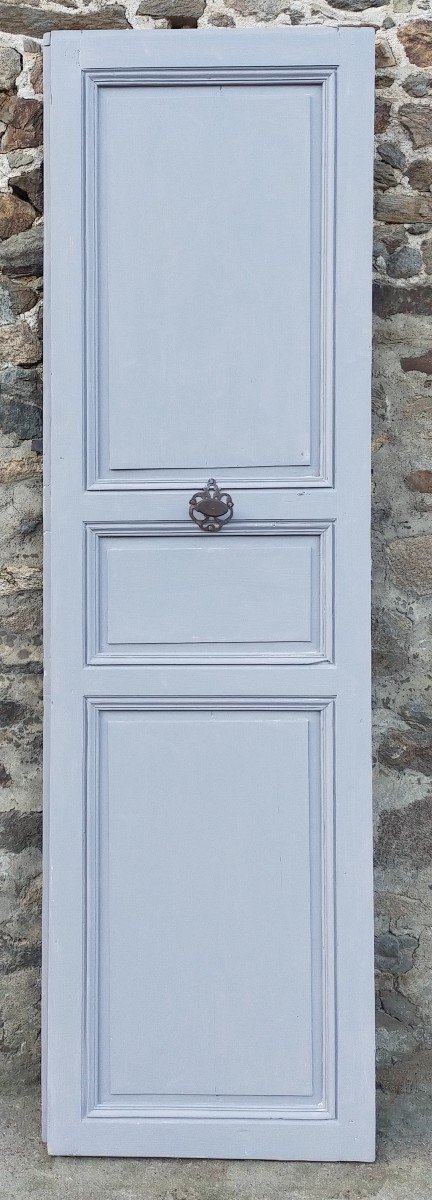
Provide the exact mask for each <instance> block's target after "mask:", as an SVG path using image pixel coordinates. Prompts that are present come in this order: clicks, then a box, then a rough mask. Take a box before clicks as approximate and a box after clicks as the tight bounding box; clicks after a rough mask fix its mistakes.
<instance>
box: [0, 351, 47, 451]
mask: <svg viewBox="0 0 432 1200" xmlns="http://www.w3.org/2000/svg"><path fill="white" fill-rule="evenodd" d="M41 404H42V381H41V374H40V370H39V369H38V368H34V367H33V368H25V367H5V368H4V369H3V370H2V371H0V429H2V430H3V433H8V434H14V435H15V437H16V439H17V440H23V441H30V440H31V439H32V438H40V436H41V433H42V411H41Z"/></svg>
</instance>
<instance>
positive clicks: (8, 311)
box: [0, 278, 37, 325]
mask: <svg viewBox="0 0 432 1200" xmlns="http://www.w3.org/2000/svg"><path fill="white" fill-rule="evenodd" d="M36 303H37V295H36V292H34V291H33V289H32V288H30V287H26V286H24V284H20V283H12V282H11V280H8V279H4V278H3V279H2V278H0V325H11V324H12V323H13V321H14V320H15V317H17V316H19V314H20V313H23V312H28V310H29V309H30V308H33V307H34V305H35V304H36Z"/></svg>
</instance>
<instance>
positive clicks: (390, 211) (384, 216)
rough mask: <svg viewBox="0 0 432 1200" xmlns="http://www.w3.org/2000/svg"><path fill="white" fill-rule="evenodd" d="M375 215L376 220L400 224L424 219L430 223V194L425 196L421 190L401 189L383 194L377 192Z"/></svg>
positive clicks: (431, 205) (431, 220)
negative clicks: (407, 190) (408, 190)
mask: <svg viewBox="0 0 432 1200" xmlns="http://www.w3.org/2000/svg"><path fill="white" fill-rule="evenodd" d="M375 216H376V219H377V221H389V222H394V223H401V224H406V223H407V222H408V223H410V222H412V221H426V222H430V223H431V224H432V194H431V195H428V196H425V195H423V194H422V193H421V192H406V191H402V190H401V191H392V192H387V193H386V194H385V195H381V193H378V194H377V196H376V201H375Z"/></svg>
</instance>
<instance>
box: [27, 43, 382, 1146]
mask: <svg viewBox="0 0 432 1200" xmlns="http://www.w3.org/2000/svg"><path fill="white" fill-rule="evenodd" d="M372 46H373V39H372V34H371V31H369V30H361V31H356V32H354V31H351V30H344V31H341V30H339V31H337V32H328V31H324V30H317V29H309V30H297V29H296V30H290V31H288V30H287V31H274V32H271V33H270V32H269V33H266V34H265V35H264V34H262V35H257V34H249V33H248V34H246V33H241V34H240V33H236V34H234V35H233V34H228V33H225V32H223V33H220V32H218V33H208V32H207V33H200V34H182V36H181V38H179V37H177V36H176V35H175V34H174V35H171V34H169V33H165V32H164V33H163V34H162V35H160V34H157V33H152V34H141V33H140V34H137V33H134V34H132V35H129V34H106V33H104V34H84V35H77V34H58V35H53V37H52V39H51V45H50V47H49V49H48V48H47V55H48V56H49V59H50V71H51V119H50V135H49V157H50V223H49V233H48V242H47V247H48V253H49V257H50V261H51V376H50V399H51V438H50V454H51V492H50V497H51V513H52V524H51V527H50V534H51V553H50V556H49V557H48V556H47V570H48V571H49V573H50V580H51V589H52V590H51V602H50V612H49V633H48V650H49V652H50V656H51V671H50V678H49V680H48V681H47V709H48V712H49V714H50V721H49V724H50V744H51V753H50V759H49V766H48V770H47V776H46V783H47V793H49V798H50V828H49V855H48V864H49V865H48V870H47V873H46V886H47V913H48V925H49V931H48V955H47V976H48V979H47V987H46V1014H47V1031H48V1044H47V1133H48V1148H49V1150H50V1151H51V1152H52V1153H60V1154H65V1153H67V1154H74V1153H76V1154H111V1155H125V1154H126V1155H128V1154H133V1155H154V1156H186V1157H216V1158H217V1157H221V1158H223V1157H226V1158H229V1157H252V1158H259V1157H263V1158H282V1159H283V1158H317V1159H319V1158H324V1159H325V1158H329V1159H330V1158H354V1159H361V1158H364V1159H369V1158H370V1157H372V1156H373V1152H374V1105H373V1006H372V938H371V829H370V779H369V775H370V741H369V737H370V731H369V699H370V698H369V667H368V647H369V546H368V541H369V538H368V523H369V521H368V512H369V499H368V495H369V464H368V450H367V447H368V441H369V419H368V409H369V405H368V396H369V368H370V299H369V284H370V280H369V268H368V263H369V250H370V196H371V183H370V167H371V133H372V125H371V110H372V69H373V54H372ZM354 67H355V72H354ZM354 78H355V86H354V85H353V79H354ZM336 100H337V103H336ZM312 114H313V115H312ZM65 125H67V127H68V135H69V136H68V139H67V144H66V139H65V138H64V128H65ZM108 129H109V131H110V135H109V137H108V136H107V130H108ZM126 129H127V134H126V133H124V131H125V130H126ZM123 135H124V136H123ZM132 141H133V142H134V143H135V158H134V163H135V166H134V170H135V171H136V172H137V187H136V188H134V189H132V196H131V195H130V193H128V199H127V203H128V205H130V212H129V209H128V216H129V215H130V221H129V220H128V221H126V223H125V222H124V203H125V202H126V198H125V197H123V198H122V194H121V187H122V184H121V174H120V175H119V176H118V178H116V174H115V171H114V167H113V158H112V147H113V146H114V147H117V149H118V150H119V152H121V153H122V154H124V155H125V156H126V157H127V154H128V152H129V150H128V147H129V144H130V142H132ZM354 142H355V146H356V156H355V159H354V157H353V151H352V146H353V143H354ZM137 145H138V147H139V149H140V151H141V153H138V154H137ZM293 163H295V171H293ZM138 192H139V193H140V194H141V196H142V199H143V209H142V212H141V213H140V212H139V211H138V209H137V206H136V195H137V193H138ZM245 195H246V196H248V197H249V196H250V200H251V203H250V206H249V209H248V219H247V220H246V222H242V224H241V228H240V225H239V220H238V211H237V205H238V202H239V200H240V199H241V197H244V196H245ZM335 198H336V206H335V202H334V201H335ZM198 199H201V200H202V199H206V200H207V203H208V204H209V205H210V208H211V211H212V213H213V230H212V239H209V237H208V235H207V234H206V225H205V220H204V219H203V217H202V211H201V207H200V206H199V205H198ZM275 203H277V204H278V205H279V206H280V209H281V212H283V230H282V231H281V233H280V237H279V238H276V237H275V232H274V228H272V232H271V235H270V225H269V222H268V219H267V218H268V213H269V206H270V205H273V204H275ZM220 208H221V209H222V212H223V213H224V214H225V215H224V220H222V216H221V219H220V223H219V222H218V220H216V221H215V212H216V210H217V212H218V213H219V211H220ZM120 209H123V220H122V231H121V238H120V229H119V227H118V223H117V222H118V212H119V211H120ZM225 210H226V211H225ZM335 214H337V220H336V221H335ZM360 219H361V220H360ZM192 220H193V230H192V229H190V235H192V234H193V236H189V235H188V229H189V224H188V222H192ZM356 221H359V229H360V232H359V234H358V237H357V238H356V239H355V241H354V240H353V238H352V237H350V236H349V234H350V230H351V222H354V224H355V222H356ZM66 230H67V237H66ZM177 260H178V261H177ZM212 268H213V269H212ZM216 268H218V269H216ZM354 272H355V278H356V304H355V309H354V307H353V305H352V302H351V283H352V279H353V277H354ZM299 285H300V292H299ZM65 289H66V295H65ZM299 294H300V297H301V298H300V301H299V302H298V297H299ZM182 299H183V303H182ZM227 308H228V310H229V325H230V331H231V332H230V337H231V339H232V340H231V341H229V340H228V342H227V337H226V333H224V330H225V324H224V321H225V315H226V310H227ZM125 313H126V315H127V320H126V318H125ZM233 331H234V332H233ZM258 360H259V363H258ZM353 364H355V371H353ZM125 379H126V380H127V386H125ZM83 416H84V418H85V419H84V421H83ZM207 473H208V474H212V475H214V476H215V477H216V478H217V479H218V481H221V482H223V483H226V484H227V486H229V489H230V491H231V490H232V494H233V498H234V521H239V522H243V523H244V526H245V528H244V531H243V532H242V526H241V525H237V528H236V532H234V535H233V533H232V529H233V528H234V525H232V526H231V529H230V532H228V531H226V532H225V531H224V532H223V533H222V534H221V535H215V537H218V538H219V537H220V539H221V540H220V541H218V542H217V543H215V541H214V538H213V539H212V537H211V536H210V537H206V536H205V535H203V534H201V533H200V532H198V531H193V530H192V526H191V534H190V536H189V535H185V530H184V522H185V518H186V516H187V506H188V498H189V495H190V491H191V490H193V489H194V486H195V484H196V483H197V482H198V484H203V483H205V481H206V476H207ZM269 526H271V527H272V531H271V535H270V529H269ZM104 527H105V528H106V535H107V539H108V540H107V542H106V543H105V547H104V553H106V549H108V554H107V555H106V557H105V560H104V558H103V556H102V555H101V553H99V552H98V550H97V547H98V545H99V543H103V542H104V536H103V530H104ZM140 528H141V530H142V536H141V537H139V533H140ZM173 529H174V536H173ZM177 530H178V532H179V533H180V534H181V536H180V537H178V538H176V537H175V532H176V531H177ZM101 531H102V535H101ZM116 531H117V533H118V536H117V537H116ZM149 531H151V537H147V536H146V535H147V534H148V533H149ZM252 531H253V533H254V534H255V535H256V534H258V537H256V536H253V537H252V538H251V537H250V534H251V532H252ZM325 531H327V534H326V533H325ZM328 531H330V533H329V532H328ZM321 534H322V535H323V536H322V537H320V536H319V535H321ZM291 539H292V548H291V549H290V550H288V549H287V547H288V546H290V543H291ZM301 539H303V544H304V545H305V546H306V545H307V543H309V548H308V552H307V555H306V558H307V559H308V560H309V567H308V568H307V569H306V570H305V565H304V561H303V560H304V555H303V556H302V555H301V553H300V558H299V557H298V556H299V551H300V552H301ZM112 540H114V542H115V550H114V546H113V545H112ZM312 541H313V542H314V546H315V559H317V558H318V559H319V557H320V555H321V561H318V562H315V566H314V567H313V568H312V566H311V562H312V556H311V543H312ZM128 542H129V545H128ZM110 543H111V549H110ZM333 543H334V551H335V553H334V567H333V566H332V560H333ZM318 544H319V545H320V550H318V551H317V547H318ZM237 546H238V557H237V556H236V557H235V558H234V556H233V554H234V551H235V549H236V547H237ZM261 547H262V550H261ZM170 548H171V550H172V554H171V560H172V566H171V571H172V574H171V576H170V558H169V553H170ZM99 550H100V546H99ZM110 554H111V563H110ZM114 554H115V555H116V556H117V559H116V560H114V561H115V562H116V566H115V569H114V570H113V561H112V556H113V555H114ZM260 555H262V559H261V561H264V562H265V570H263V567H262V566H261V565H258V564H259V562H260ZM284 556H285V561H286V563H287V564H289V565H287V566H286V567H285V570H286V571H288V570H289V571H290V580H289V588H290V596H291V597H292V599H291V601H290V602H287V600H286V599H285V600H284V587H285V588H286V586H287V583H286V581H284V579H283V570H284V567H283V565H282V564H283V561H284ZM242 557H243V559H244V562H245V570H244V573H243V578H242V572H241V570H240V569H239V562H240V563H241V561H242ZM254 558H255V559H256V562H257V574H256V577H255V578H254V576H253V561H254ZM196 563H198V564H199V566H198V574H196V571H197V566H196V565H195V564H196ZM215 563H216V568H215ZM234 564H235V565H234ZM212 571H213V572H215V571H216V574H215V578H214V589H213V590H212V594H211V596H210V597H209V598H208V603H207V605H203V607H202V608H201V609H200V603H201V602H202V596H201V595H200V597H199V600H198V601H197V628H196V629H194V628H193V627H192V625H191V623H190V620H189V618H187V619H185V615H184V612H183V611H182V609H183V608H184V606H185V605H186V604H187V603H190V600H188V597H189V595H191V597H192V605H193V593H194V591H196V589H197V588H201V589H202V586H203V584H202V581H203V580H207V579H208V578H210V579H211V578H212ZM194 572H195V575H194ZM200 573H201V574H200ZM191 575H192V578H191ZM272 580H274V586H275V591H274V594H272V596H271V601H269V599H267V602H266V590H265V589H266V587H268V585H269V581H270V586H271V582H272ZM177 581H178V582H177ZM150 587H151V592H150ZM188 589H189V591H188ZM140 590H142V591H143V594H144V593H145V592H146V595H145V601H144V600H143V605H142V608H141V609H140V605H139V598H138V597H139V591H140ZM178 598H179V601H178ZM222 603H223V604H224V612H223V614H221V611H220V609H221V604H222ZM284 605H285V625H284V622H283V619H282V609H283V606H284ZM207 608H208V611H207ZM230 608H232V609H233V615H231V612H230ZM302 610H304V612H305V613H306V620H305V622H304V624H302V622H301V621H299V614H300V613H301V611H302ZM176 613H178V615H177V617H176ZM212 613H214V619H213V621H212V619H211V618H212ZM242 613H243V616H242V615H241V614H242ZM329 625H330V627H331V628H330V633H329ZM86 626H87V628H86ZM333 630H334V639H333ZM242 631H243V640H242V641H241V643H240V640H239V639H240V634H241V632H242ZM312 634H313V636H312ZM308 638H309V642H314V646H315V654H314V655H312V658H308V655H307V645H304V643H306V644H307V642H308ZM212 639H214V641H213V643H212ZM221 642H222V643H223V655H222V657H221V658H220V660H219V661H217V656H216V658H215V659H213V658H212V657H211V654H210V658H209V659H208V661H206V659H205V656H204V654H203V655H202V660H201V661H200V658H199V654H200V653H202V647H203V646H204V645H206V646H208V645H209V644H210V646H212V644H213V646H217V645H218V643H219V645H220V643H221ZM181 643H182V644H183V648H184V657H183V658H180V659H177V658H176V655H175V653H172V648H173V646H176V645H177V646H178V645H179V644H181ZM290 643H291V644H292V645H293V646H294V647H295V657H293V660H292V661H291V662H290V660H289V655H288V654H287V653H286V646H287V645H288V646H289V645H290ZM302 643H303V644H302ZM113 644H114V645H115V647H116V652H115V653H111V650H112V646H113ZM155 644H158V646H159V647H161V646H162V650H160V649H159V650H158V652H157V654H153V657H151V656H150V657H149V659H148V660H147V661H146V662H144V661H143V656H144V648H146V647H147V649H148V647H149V646H153V647H154V646H155ZM239 645H241V655H242V657H241V660H240V661H239V655H240V651H239V649H238V647H239ZM281 645H282V646H283V645H285V654H284V653H282V651H281ZM234 646H236V647H237V650H236V652H233V647H234ZM185 647H186V648H185ZM200 647H201V650H200ZM98 648H99V649H100V651H101V652H102V650H103V653H101V654H100V656H99V657H98ZM319 648H320V650H321V652H320V653H319V652H318V649H319ZM146 652H147V651H146ZM188 654H189V655H190V656H191V657H190V659H188V657H187V656H188ZM140 655H141V658H140ZM158 655H160V657H158ZM360 917H361V921H360ZM353 918H354V919H353ZM356 918H357V919H356ZM354 963H355V964H356V972H357V991H356V995H355V999H354V998H353V996H352V991H351V987H350V976H351V974H352V969H353V964H354ZM359 964H360V965H359ZM137 1030H139V1035H138V1037H137ZM65 1062H66V1063H67V1071H65V1066H64V1064H65Z"/></svg>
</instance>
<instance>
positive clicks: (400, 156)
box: [377, 142, 406, 171]
mask: <svg viewBox="0 0 432 1200" xmlns="http://www.w3.org/2000/svg"><path fill="white" fill-rule="evenodd" d="M377 149H378V154H379V156H380V158H382V160H383V162H386V163H388V164H389V166H390V167H397V168H398V170H400V171H402V170H403V168H404V167H405V164H406V155H405V154H404V152H403V150H401V148H400V146H398V145H397V143H396V142H380V144H379V146H378V147H377Z"/></svg>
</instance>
